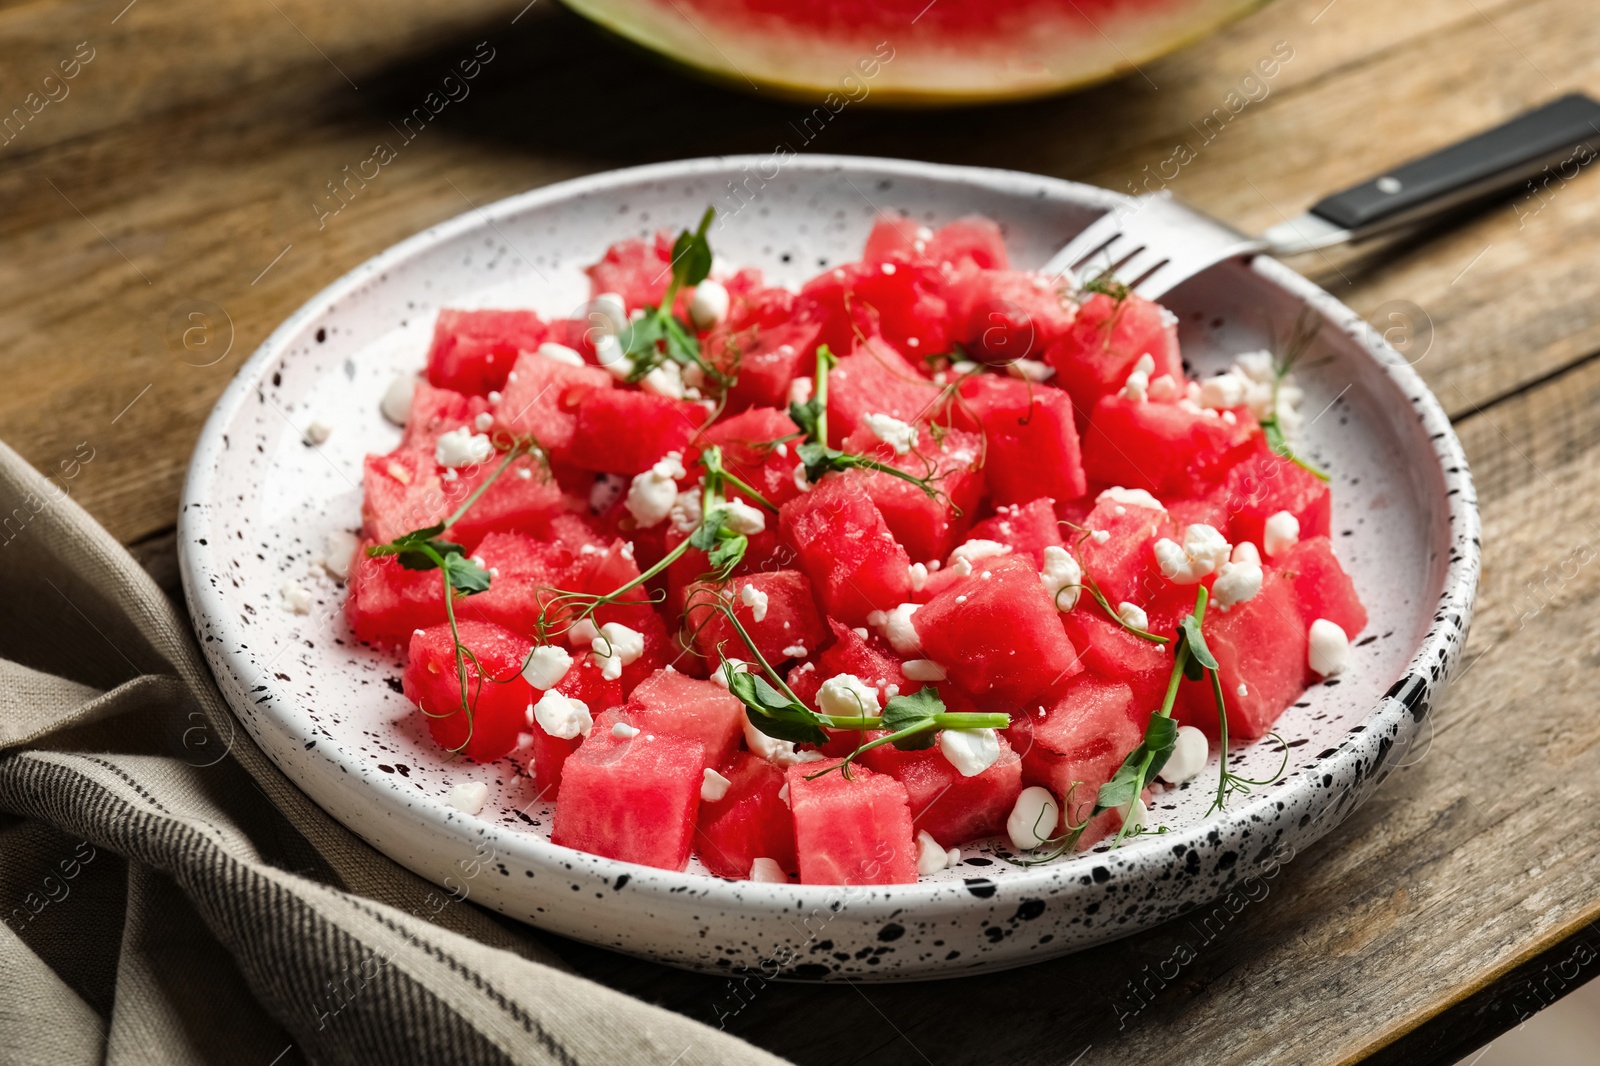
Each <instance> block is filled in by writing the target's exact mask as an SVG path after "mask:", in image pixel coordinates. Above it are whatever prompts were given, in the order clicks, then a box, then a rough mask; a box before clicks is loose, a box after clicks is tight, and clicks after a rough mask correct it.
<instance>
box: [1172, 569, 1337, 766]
mask: <svg viewBox="0 0 1600 1066" xmlns="http://www.w3.org/2000/svg"><path fill="white" fill-rule="evenodd" d="M1306 629H1307V625H1306V623H1305V621H1304V619H1302V618H1301V615H1300V607H1299V605H1298V604H1297V603H1296V602H1295V595H1294V587H1293V586H1292V585H1290V584H1289V582H1288V581H1285V580H1283V579H1282V578H1280V577H1279V576H1278V575H1277V573H1276V572H1275V571H1274V570H1273V569H1270V568H1269V569H1268V570H1267V572H1266V578H1265V580H1264V581H1262V583H1261V591H1260V592H1258V593H1256V595H1255V597H1254V598H1253V599H1249V600H1246V601H1245V602H1244V603H1238V604H1235V605H1234V606H1233V607H1232V608H1230V609H1229V610H1228V611H1226V612H1224V611H1220V610H1217V609H1216V608H1212V609H1210V610H1207V611H1206V617H1205V622H1204V624H1203V626H1202V630H1203V631H1204V633H1205V638H1206V646H1207V647H1209V648H1210V649H1211V654H1212V655H1213V656H1214V657H1215V658H1216V660H1217V666H1218V669H1217V676H1218V678H1219V680H1220V681H1221V682H1222V695H1223V698H1224V700H1226V702H1227V708H1228V736H1229V738H1230V739H1239V740H1254V739H1256V738H1257V737H1261V736H1265V735H1266V734H1267V732H1268V731H1270V730H1271V729H1272V723H1273V722H1275V721H1277V720H1278V715H1280V714H1282V713H1283V710H1284V708H1286V707H1288V706H1289V704H1291V703H1293V702H1294V701H1295V700H1297V699H1299V698H1300V693H1301V692H1302V691H1304V690H1305V679H1306V670H1307V666H1306V652H1307V639H1306ZM1241 685H1243V686H1244V689H1245V694H1244V695H1242V696H1241V695H1239V691H1238V690H1239V686H1241ZM1177 717H1178V718H1179V719H1180V720H1181V721H1184V722H1186V723H1187V724H1189V725H1194V726H1199V727H1200V728H1201V729H1204V730H1205V731H1206V732H1207V733H1208V734H1210V735H1212V736H1216V735H1217V704H1216V700H1215V698H1214V697H1213V695H1212V690H1211V683H1210V681H1209V680H1208V681H1187V680H1186V681H1184V682H1183V683H1182V691H1181V692H1180V694H1179V713H1178V714H1177Z"/></svg>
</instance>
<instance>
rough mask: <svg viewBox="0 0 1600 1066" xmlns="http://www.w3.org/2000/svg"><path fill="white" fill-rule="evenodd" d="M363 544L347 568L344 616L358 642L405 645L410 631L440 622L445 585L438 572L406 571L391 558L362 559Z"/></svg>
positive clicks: (409, 637)
mask: <svg viewBox="0 0 1600 1066" xmlns="http://www.w3.org/2000/svg"><path fill="white" fill-rule="evenodd" d="M371 544H372V542H371V541H362V543H361V547H360V548H359V549H357V551H356V558H355V561H354V562H353V563H352V565H351V567H350V578H349V582H348V584H349V592H350V594H349V597H348V598H347V599H346V600H345V604H344V613H345V617H346V618H347V619H348V620H349V622H350V628H351V629H352V630H353V631H354V632H355V635H356V639H357V640H364V641H368V642H370V643H373V644H405V643H407V642H408V641H410V639H411V634H412V632H413V631H414V630H417V629H425V628H427V627H429V626H433V625H437V624H439V623H441V622H443V621H444V620H445V614H444V586H443V584H442V582H441V581H440V578H439V574H438V572H437V571H428V570H407V569H406V568H405V567H403V566H401V565H400V564H399V563H397V562H395V560H394V558H393V557H392V556H390V557H381V558H372V557H371V556H369V555H367V551H366V550H367V548H368V547H369V546H370V545H371Z"/></svg>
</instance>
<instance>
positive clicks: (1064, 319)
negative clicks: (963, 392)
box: [946, 270, 1077, 365]
mask: <svg viewBox="0 0 1600 1066" xmlns="http://www.w3.org/2000/svg"><path fill="white" fill-rule="evenodd" d="M946 296H947V298H948V299H949V301H950V314H951V318H952V320H953V321H954V323H955V324H956V325H955V329H956V330H957V331H958V332H957V336H958V338H959V339H960V340H961V341H962V343H963V344H965V345H966V347H967V351H968V352H970V353H971V354H972V356H973V358H975V359H980V360H982V361H984V362H986V363H991V364H996V365H1000V364H1007V363H1013V362H1015V361H1016V360H1018V359H1039V358H1041V357H1042V356H1043V355H1044V353H1045V352H1046V351H1047V350H1048V349H1049V348H1050V347H1051V346H1052V345H1054V344H1055V343H1056V342H1058V341H1060V340H1061V339H1062V338H1063V337H1065V336H1067V334H1068V332H1069V331H1070V330H1071V328H1072V321H1073V318H1074V317H1076V314H1077V309H1076V308H1075V307H1074V306H1073V305H1072V304H1071V303H1070V302H1069V301H1068V300H1067V299H1066V298H1065V297H1064V296H1063V294H1062V293H1061V292H1060V291H1059V290H1058V289H1057V287H1056V285H1055V284H1053V283H1052V282H1051V279H1049V278H1047V277H1045V276H1044V275H1042V274H1032V273H1026V272H1023V271H1014V270H980V271H973V272H972V273H970V274H966V275H963V276H962V277H960V278H957V279H956V280H955V281H954V282H952V283H951V285H950V287H949V289H948V290H947V291H946Z"/></svg>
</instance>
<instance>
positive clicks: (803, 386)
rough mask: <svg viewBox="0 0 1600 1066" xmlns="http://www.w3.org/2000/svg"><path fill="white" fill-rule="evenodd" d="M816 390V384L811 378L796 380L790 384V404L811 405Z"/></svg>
mask: <svg viewBox="0 0 1600 1066" xmlns="http://www.w3.org/2000/svg"><path fill="white" fill-rule="evenodd" d="M815 388H816V383H815V382H813V381H812V380H811V379H810V378H808V377H799V378H795V379H794V380H793V381H791V382H789V402H790V403H809V402H810V401H811V393H812V390H813V389H815Z"/></svg>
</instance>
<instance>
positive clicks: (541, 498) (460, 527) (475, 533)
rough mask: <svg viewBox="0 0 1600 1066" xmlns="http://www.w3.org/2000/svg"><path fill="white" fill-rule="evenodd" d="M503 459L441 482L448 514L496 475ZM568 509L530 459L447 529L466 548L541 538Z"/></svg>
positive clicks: (504, 474)
mask: <svg viewBox="0 0 1600 1066" xmlns="http://www.w3.org/2000/svg"><path fill="white" fill-rule="evenodd" d="M504 458H505V457H504V456H499V455H497V456H495V458H494V459H493V460H491V461H490V462H487V463H479V464H478V465H476V466H471V467H461V468H459V469H458V470H457V471H456V477H455V478H454V479H452V480H448V481H444V482H443V486H444V494H445V497H446V499H447V500H449V507H450V510H451V512H454V511H455V510H456V509H457V508H459V507H460V506H461V504H463V503H465V502H466V500H467V497H468V496H470V495H471V494H472V493H474V492H476V491H477V490H478V487H479V486H480V485H483V484H484V483H485V482H487V481H488V480H489V478H490V477H491V476H493V475H494V472H495V471H496V470H498V469H499V467H500V465H501V463H502V462H503V461H504ZM566 508H567V502H566V500H565V499H564V498H563V497H562V493H561V486H560V485H557V484H556V483H555V481H554V480H553V479H552V478H551V477H550V474H549V472H548V471H546V470H545V468H544V467H543V466H542V465H541V464H540V463H539V462H537V461H536V460H535V459H534V458H533V457H532V456H529V455H521V456H518V457H517V458H516V459H515V460H513V461H512V463H511V465H510V466H508V467H507V468H506V469H505V470H503V471H501V472H500V474H499V476H497V477H495V479H494V482H493V484H491V485H489V487H488V488H487V489H485V490H484V493H483V495H482V496H479V497H478V499H477V500H476V501H475V502H474V503H473V504H472V506H471V507H469V508H468V509H467V512H466V514H464V515H462V516H461V518H460V519H459V520H458V521H457V522H456V524H455V525H453V526H451V527H450V533H449V536H450V538H451V539H452V540H454V541H455V542H456V543H458V544H462V545H465V546H466V547H468V548H471V547H472V546H473V545H475V544H477V543H479V542H480V541H481V540H482V539H483V538H484V537H485V536H486V535H488V534H490V533H496V532H518V533H531V534H533V535H535V536H544V535H546V534H547V533H548V532H549V530H550V528H551V523H552V522H554V521H555V520H556V519H557V518H558V517H560V516H561V515H562V514H563V513H564V512H565V511H566Z"/></svg>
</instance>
